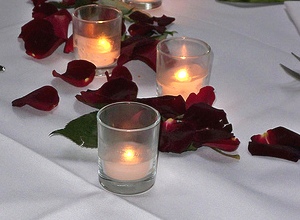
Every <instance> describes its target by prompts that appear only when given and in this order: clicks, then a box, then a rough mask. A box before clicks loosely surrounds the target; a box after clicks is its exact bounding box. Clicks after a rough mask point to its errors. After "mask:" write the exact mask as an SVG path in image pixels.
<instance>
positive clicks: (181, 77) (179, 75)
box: [175, 69, 191, 82]
mask: <svg viewBox="0 0 300 220" xmlns="http://www.w3.org/2000/svg"><path fill="white" fill-rule="evenodd" d="M175 78H176V80H178V81H179V82H188V81H190V80H191V77H190V75H189V74H188V72H187V70H186V69H180V70H178V71H177V72H176V73H175Z"/></svg>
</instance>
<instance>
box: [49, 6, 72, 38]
mask: <svg viewBox="0 0 300 220" xmlns="http://www.w3.org/2000/svg"><path fill="white" fill-rule="evenodd" d="M45 19H46V20H48V21H50V22H51V24H52V26H53V30H54V33H55V36H57V37H59V38H62V39H64V40H67V39H68V29H69V24H70V22H71V21H72V16H71V14H70V13H69V12H68V11H67V10H66V9H62V10H59V11H58V12H56V13H54V14H52V15H50V16H48V17H46V18H45Z"/></svg>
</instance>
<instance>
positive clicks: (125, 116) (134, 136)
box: [97, 102, 161, 195]
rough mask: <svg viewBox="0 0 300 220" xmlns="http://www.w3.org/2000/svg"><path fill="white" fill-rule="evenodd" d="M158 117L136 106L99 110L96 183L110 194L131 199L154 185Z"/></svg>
mask: <svg viewBox="0 0 300 220" xmlns="http://www.w3.org/2000/svg"><path fill="white" fill-rule="evenodd" d="M160 119H161V117H160V114H159V112H158V111H157V110H155V109H154V108H152V107H150V106H148V105H145V104H141V103H137V102H116V103H114V104H110V105H107V106H105V107H103V108H102V109H100V111H99V112H98V114H97V123H98V160H99V161H98V165H99V171H98V176H99V182H100V184H101V185H102V186H103V187H104V188H105V189H107V190H108V191H110V192H113V193H116V194H120V195H134V194H139V193H142V192H145V191H147V190H148V189H150V188H151V187H152V186H153V185H154V183H155V177H156V170H157V158H158V140H159V128H160Z"/></svg>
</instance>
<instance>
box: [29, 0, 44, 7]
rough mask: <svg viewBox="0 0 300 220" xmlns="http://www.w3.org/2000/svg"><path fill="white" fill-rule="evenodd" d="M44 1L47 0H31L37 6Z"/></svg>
mask: <svg viewBox="0 0 300 220" xmlns="http://www.w3.org/2000/svg"><path fill="white" fill-rule="evenodd" d="M46 1H47V0H32V3H33V5H34V6H38V5H41V4H43V3H45V2H46Z"/></svg>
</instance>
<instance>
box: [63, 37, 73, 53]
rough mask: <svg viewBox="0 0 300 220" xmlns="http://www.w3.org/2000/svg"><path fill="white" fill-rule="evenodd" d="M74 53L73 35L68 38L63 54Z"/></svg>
mask: <svg viewBox="0 0 300 220" xmlns="http://www.w3.org/2000/svg"><path fill="white" fill-rule="evenodd" d="M73 51H74V45H73V34H72V35H71V36H70V37H69V38H68V40H67V41H66V43H65V46H64V53H71V52H73Z"/></svg>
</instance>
